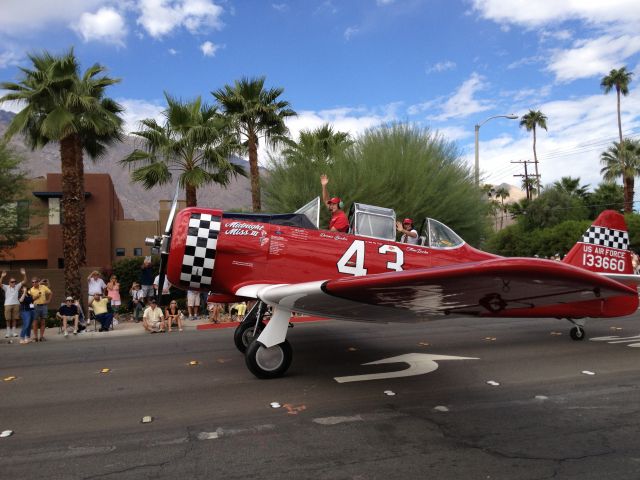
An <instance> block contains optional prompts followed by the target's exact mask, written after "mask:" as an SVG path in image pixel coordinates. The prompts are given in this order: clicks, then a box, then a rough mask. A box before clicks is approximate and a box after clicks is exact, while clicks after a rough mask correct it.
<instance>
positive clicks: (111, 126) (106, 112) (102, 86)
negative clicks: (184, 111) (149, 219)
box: [0, 49, 123, 298]
mask: <svg viewBox="0 0 640 480" xmlns="http://www.w3.org/2000/svg"><path fill="white" fill-rule="evenodd" d="M29 59H30V60H31V63H32V64H33V69H28V68H22V69H21V71H22V78H21V79H20V81H19V83H12V82H2V83H0V88H2V89H5V90H8V91H9V92H10V93H7V94H5V95H4V96H3V97H2V98H0V103H1V102H5V101H17V102H19V103H21V104H24V108H23V109H22V110H21V111H20V112H18V114H17V115H16V116H15V117H14V118H13V120H12V121H11V123H10V124H9V126H8V128H7V131H6V132H5V138H7V139H9V138H11V137H13V136H14V135H15V134H17V133H22V134H24V135H25V136H26V140H27V142H28V143H29V145H30V147H31V148H32V149H36V148H42V147H44V146H45V145H46V144H48V143H50V142H55V143H58V144H59V145H60V161H61V172H62V210H63V212H64V221H63V225H62V241H63V256H64V277H65V294H66V295H71V296H74V297H75V298H79V297H80V271H79V268H80V266H82V265H84V263H85V260H86V247H85V243H86V228H85V210H84V163H83V152H87V153H88V154H89V156H90V157H91V158H92V159H97V158H98V157H99V156H101V155H102V154H103V153H104V152H105V150H106V148H107V146H108V145H109V144H110V143H112V142H115V141H119V140H121V139H122V119H121V117H120V114H121V113H122V111H123V110H122V107H121V106H120V105H119V104H118V103H116V102H115V101H113V100H112V99H110V98H108V97H106V96H105V91H106V89H107V87H109V86H111V85H114V84H115V83H118V82H119V81H120V80H119V79H114V78H110V77H108V76H106V75H103V73H104V72H105V71H106V69H105V67H103V66H101V65H99V64H95V65H93V66H92V67H90V68H88V69H87V70H86V71H85V73H84V74H83V75H82V76H80V75H79V70H80V67H79V64H78V61H77V59H76V57H75V55H74V52H73V49H71V50H69V51H68V52H67V53H65V54H63V55H61V56H54V55H51V54H50V53H48V52H46V51H45V52H44V53H42V54H40V55H35V54H34V55H30V56H29Z"/></svg>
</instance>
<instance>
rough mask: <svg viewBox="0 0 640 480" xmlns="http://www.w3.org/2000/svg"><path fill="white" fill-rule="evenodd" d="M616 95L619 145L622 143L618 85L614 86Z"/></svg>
mask: <svg viewBox="0 0 640 480" xmlns="http://www.w3.org/2000/svg"><path fill="white" fill-rule="evenodd" d="M616 93H617V97H618V135H619V137H620V145H622V118H621V115H620V87H616Z"/></svg>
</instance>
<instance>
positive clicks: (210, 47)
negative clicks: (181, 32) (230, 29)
mask: <svg viewBox="0 0 640 480" xmlns="http://www.w3.org/2000/svg"><path fill="white" fill-rule="evenodd" d="M219 49H220V45H216V44H214V43H211V42H210V41H208V40H207V41H206V42H204V43H203V44H202V45H200V50H202V54H203V55H204V56H205V57H215V55H216V52H217V51H218V50H219Z"/></svg>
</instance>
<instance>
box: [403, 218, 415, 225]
mask: <svg viewBox="0 0 640 480" xmlns="http://www.w3.org/2000/svg"><path fill="white" fill-rule="evenodd" d="M405 223H408V224H410V225H413V220H411V219H410V218H405V219H404V220H403V221H402V224H403V225H404V224H405Z"/></svg>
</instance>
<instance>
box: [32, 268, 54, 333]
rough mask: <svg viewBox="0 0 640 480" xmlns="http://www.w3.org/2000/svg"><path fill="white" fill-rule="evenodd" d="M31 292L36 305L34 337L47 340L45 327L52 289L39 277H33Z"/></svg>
mask: <svg viewBox="0 0 640 480" xmlns="http://www.w3.org/2000/svg"><path fill="white" fill-rule="evenodd" d="M29 294H30V295H31V297H33V306H34V318H33V339H34V341H36V342H38V341H40V342H44V341H45V340H46V338H44V329H45V328H46V327H47V317H48V316H49V310H48V309H49V302H50V301H51V290H49V287H47V286H46V285H42V284H41V283H40V279H39V278H38V277H33V279H32V280H31V288H30V289H29ZM38 322H39V323H40V329H39V330H40V339H38Z"/></svg>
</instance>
